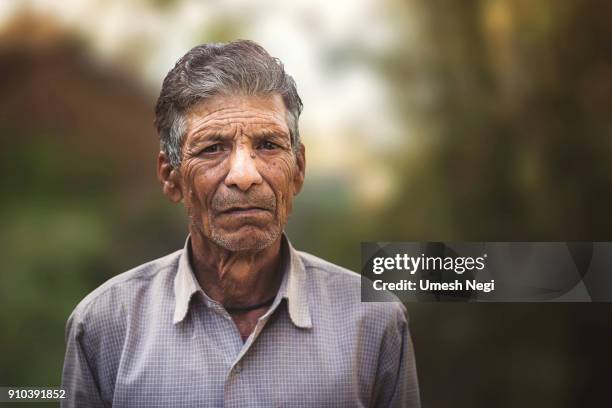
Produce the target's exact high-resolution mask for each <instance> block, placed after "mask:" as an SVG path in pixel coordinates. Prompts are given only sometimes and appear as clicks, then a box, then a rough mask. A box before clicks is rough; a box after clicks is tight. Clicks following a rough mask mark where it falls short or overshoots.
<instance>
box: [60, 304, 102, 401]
mask: <svg viewBox="0 0 612 408" xmlns="http://www.w3.org/2000/svg"><path fill="white" fill-rule="evenodd" d="M83 335H84V329H83V325H82V324H81V323H79V322H78V321H77V320H76V319H75V316H74V314H73V315H72V316H70V318H69V319H68V323H67V324H66V356H65V358H64V369H63V372H62V388H63V389H64V390H65V391H66V394H65V395H66V398H65V399H63V400H62V402H61V407H62V408H72V407H92V408H97V407H104V406H105V404H104V402H103V400H102V397H101V394H100V389H99V386H98V382H97V381H96V378H95V374H94V373H95V371H94V369H93V367H92V362H91V361H90V360H89V359H88V357H87V354H86V352H85V349H84V347H83V343H82V342H83ZM109 406H110V405H109Z"/></svg>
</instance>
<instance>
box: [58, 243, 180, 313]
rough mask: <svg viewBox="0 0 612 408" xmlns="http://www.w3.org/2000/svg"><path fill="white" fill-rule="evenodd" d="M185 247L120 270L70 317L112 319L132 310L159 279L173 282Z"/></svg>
mask: <svg viewBox="0 0 612 408" xmlns="http://www.w3.org/2000/svg"><path fill="white" fill-rule="evenodd" d="M182 252H183V250H178V251H175V252H173V253H171V254H168V255H165V256H163V257H161V258H157V259H154V260H152V261H149V262H146V263H144V264H142V265H139V266H137V267H135V268H132V269H130V270H128V271H125V272H123V273H120V274H118V275H116V276H114V277H112V278H110V279H109V280H107V281H106V282H104V283H103V284H102V285H100V286H98V287H97V288H96V289H94V290H93V291H92V292H90V293H89V294H88V295H87V296H85V297H84V298H83V300H81V301H80V302H79V304H78V305H77V306H76V307H75V309H74V310H73V312H72V314H71V316H70V320H76V321H78V322H83V321H85V320H89V319H96V318H98V319H99V318H103V319H108V318H112V317H113V316H110V315H117V316H121V315H122V314H124V313H125V312H128V311H129V310H127V309H130V307H131V306H132V304H134V303H136V302H138V301H139V300H142V295H143V293H144V292H147V291H149V290H150V289H151V287H152V286H153V285H154V283H155V281H158V280H166V281H170V280H171V279H170V278H171V276H170V275H172V277H173V276H174V273H173V272H174V271H175V270H176V269H177V265H178V261H179V258H180V255H181V253H182Z"/></svg>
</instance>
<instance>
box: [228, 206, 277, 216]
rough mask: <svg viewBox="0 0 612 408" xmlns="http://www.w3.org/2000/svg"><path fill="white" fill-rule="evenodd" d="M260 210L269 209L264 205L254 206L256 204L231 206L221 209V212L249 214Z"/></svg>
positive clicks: (267, 210)
mask: <svg viewBox="0 0 612 408" xmlns="http://www.w3.org/2000/svg"><path fill="white" fill-rule="evenodd" d="M262 211H266V212H269V211H270V210H269V209H267V208H264V207H256V206H248V207H231V208H228V209H226V210H223V211H221V212H220V213H221V214H230V215H241V214H243V215H249V214H257V213H260V212H262Z"/></svg>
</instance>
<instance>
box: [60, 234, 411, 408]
mask: <svg viewBox="0 0 612 408" xmlns="http://www.w3.org/2000/svg"><path fill="white" fill-rule="evenodd" d="M189 251H190V243H189V239H187V242H186V243H185V247H184V248H183V249H182V250H180V251H177V252H175V253H172V254H170V255H168V256H165V257H163V258H160V259H157V260H154V261H152V262H149V263H146V264H144V265H141V266H139V267H137V268H135V269H132V270H130V271H128V272H125V273H123V274H120V275H118V276H116V277H114V278H112V279H110V280H109V281H107V282H106V283H104V284H103V285H102V286H100V287H99V288H97V289H96V290H94V291H93V292H92V293H91V294H89V295H88V296H87V297H86V298H85V299H83V300H82V301H81V303H80V304H79V305H78V306H77V307H76V309H75V310H74V311H73V312H72V314H71V316H70V318H69V319H68V324H67V327H66V344H67V350H66V357H65V361H64V370H63V375H62V387H63V388H64V389H65V390H66V396H67V399H66V400H64V401H63V403H62V406H63V407H110V406H111V405H112V406H113V407H115V408H117V407H133V408H137V407H143V408H144V407H146V408H151V407H386V406H393V407H419V406H420V402H419V392H418V385H417V377H416V366H415V361H414V351H413V347H412V342H411V339H410V334H409V330H408V323H407V319H406V310H405V308H404V307H403V306H402V305H401V304H400V303H362V302H361V300H360V276H359V275H358V274H356V273H354V272H351V271H348V270H346V269H343V268H341V267H339V266H336V265H334V264H331V263H329V262H326V261H324V260H322V259H320V258H317V257H315V256H312V255H309V254H306V253H304V252H300V251H296V250H295V249H294V248H293V247H292V246H291V244H290V243H289V241H288V240H287V239H286V237H285V236H283V245H282V253H283V256H282V262H281V265H282V273H283V278H282V281H281V285H280V288H279V291H278V293H277V296H276V298H275V300H274V302H273V303H272V305H271V306H270V308H269V309H268V311H267V312H266V313H265V314H264V315H263V316H262V317H261V318H260V319H259V321H258V323H257V325H256V327H255V329H254V330H253V332H252V334H251V335H250V336H249V338H248V339H247V340H246V341H244V342H243V340H242V338H241V336H240V333H239V331H238V329H237V327H236V325H235V324H234V322H233V320H232V318H231V316H230V315H229V314H228V313H227V311H226V310H225V309H224V308H223V306H222V305H221V304H219V303H218V302H216V301H214V300H212V299H211V298H210V297H208V296H207V295H206V294H205V293H204V291H203V290H202V289H201V287H200V286H199V284H198V282H197V280H196V278H195V275H194V273H193V270H192V267H191V265H190V261H189Z"/></svg>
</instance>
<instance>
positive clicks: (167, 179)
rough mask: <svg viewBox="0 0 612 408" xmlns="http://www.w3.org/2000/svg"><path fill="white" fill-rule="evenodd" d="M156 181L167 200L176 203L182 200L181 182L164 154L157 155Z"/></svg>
mask: <svg viewBox="0 0 612 408" xmlns="http://www.w3.org/2000/svg"><path fill="white" fill-rule="evenodd" d="M157 179H158V180H159V182H160V183H161V185H162V191H163V192H164V195H165V196H166V197H168V199H169V200H170V201H172V202H174V203H178V202H180V201H181V200H182V199H183V191H182V188H181V180H180V175H179V172H178V170H176V169H175V168H174V167H172V165H171V164H170V159H169V158H168V156H167V155H166V153H164V152H159V155H157Z"/></svg>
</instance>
